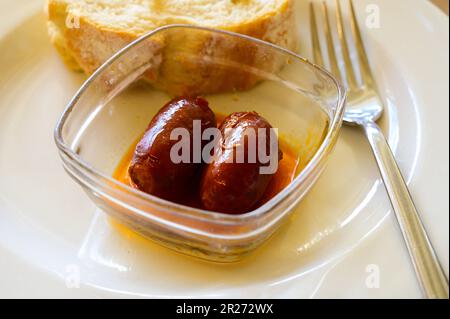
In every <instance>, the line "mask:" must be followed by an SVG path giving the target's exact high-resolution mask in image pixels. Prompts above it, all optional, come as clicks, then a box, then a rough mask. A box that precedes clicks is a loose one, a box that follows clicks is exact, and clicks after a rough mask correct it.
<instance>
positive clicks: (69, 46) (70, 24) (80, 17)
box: [48, 0, 298, 94]
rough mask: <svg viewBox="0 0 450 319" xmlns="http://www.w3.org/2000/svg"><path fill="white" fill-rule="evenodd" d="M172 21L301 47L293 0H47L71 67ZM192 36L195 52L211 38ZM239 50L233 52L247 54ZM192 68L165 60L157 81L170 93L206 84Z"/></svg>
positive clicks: (84, 65)
mask: <svg viewBox="0 0 450 319" xmlns="http://www.w3.org/2000/svg"><path fill="white" fill-rule="evenodd" d="M168 24H192V25H200V26H207V27H213V28H218V29H223V30H228V31H233V32H237V33H242V34H246V35H249V36H253V37H256V38H259V39H262V40H265V41H269V42H272V43H274V44H277V45H280V46H283V47H285V48H288V49H291V50H294V51H295V50H296V49H297V38H298V37H297V34H296V32H295V28H296V25H295V14H294V0H214V1H213V0H48V30H49V34H50V38H51V41H52V42H53V44H54V45H55V47H56V48H57V50H58V52H59V53H60V54H61V56H62V57H63V59H64V61H65V63H66V64H67V65H68V66H69V67H70V68H72V69H74V70H82V71H84V72H86V73H87V74H90V73H92V72H94V71H95V70H96V69H97V68H98V67H99V66H100V65H101V64H102V63H103V62H104V61H106V60H107V59H108V58H109V57H110V56H112V55H113V54H114V53H115V52H117V51H118V50H119V49H121V48H122V47H124V46H125V45H126V44H128V43H130V42H131V41H133V40H134V39H136V38H138V37H139V36H141V35H142V34H144V33H147V32H149V31H151V30H154V29H155V28H157V27H160V26H164V25H168ZM186 36H189V35H186ZM190 40H191V41H193V43H195V45H192V53H195V50H201V49H202V43H204V42H205V41H207V39H201V38H198V37H197V38H195V39H193V38H192V37H191V39H190ZM176 41H180V37H178V38H177V39H176ZM167 47H168V50H166V53H165V55H166V58H167V54H168V53H167V52H176V50H177V44H176V43H175V42H168V44H167ZM241 51H242V52H241V53H239V52H238V53H236V52H231V51H230V52H229V54H245V50H241ZM234 58H236V59H237V60H238V59H239V57H234ZM166 60H167V59H166ZM191 71H192V70H188V69H186V70H181V71H180V70H179V65H177V66H176V65H175V64H174V65H173V68H172V67H171V66H170V65H168V64H167V63H166V64H165V65H164V66H163V67H162V69H161V72H160V73H161V74H163V75H162V76H160V77H159V79H158V81H157V82H158V83H157V84H156V86H157V87H160V88H161V89H164V90H166V91H169V92H171V93H172V94H183V93H185V92H184V91H190V92H189V93H192V90H194V89H195V88H198V86H199V85H200V86H202V85H203V86H205V85H206V84H205V83H204V80H205V79H204V78H202V77H201V76H200V77H199V76H198V75H197V78H196V79H193V78H192V76H193V75H190V72H191ZM203 71H204V72H202V73H204V74H209V75H210V73H211V72H208V70H203ZM173 73H177V75H178V77H177V80H175V81H174V77H173V76H172V75H171V76H170V78H168V76H169V75H170V74H173ZM164 74H165V75H164ZM209 77H210V76H209ZM209 80H214V79H211V77H210V79H209ZM241 81H242V79H241ZM222 82H223V81H222ZM219 83H221V81H219ZM244 84H245V83H244ZM247 84H249V83H247ZM211 85H212V84H208V85H207V86H211ZM228 86H230V85H226V87H222V85H217V81H216V85H215V87H214V88H212V87H211V88H208V87H203V88H198V91H201V92H205V91H221V90H225V89H229V87H228ZM239 86H246V85H239Z"/></svg>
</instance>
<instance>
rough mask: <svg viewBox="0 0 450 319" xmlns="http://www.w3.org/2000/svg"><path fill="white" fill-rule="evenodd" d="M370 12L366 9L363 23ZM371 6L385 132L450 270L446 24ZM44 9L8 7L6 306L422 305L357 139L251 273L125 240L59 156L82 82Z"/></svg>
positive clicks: (246, 265) (0, 23)
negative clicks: (242, 301)
mask: <svg viewBox="0 0 450 319" xmlns="http://www.w3.org/2000/svg"><path fill="white" fill-rule="evenodd" d="M368 3H369V1H362V0H361V1H357V11H358V12H359V13H360V18H361V20H363V19H365V5H366V4H368ZM370 3H374V4H376V5H378V6H379V9H380V14H381V20H380V21H381V25H380V28H378V29H365V30H364V35H365V39H366V42H367V46H368V48H369V50H370V57H371V61H372V63H373V66H374V70H375V73H376V77H377V79H378V80H379V82H380V86H381V91H382V94H383V97H384V100H385V102H386V105H387V107H388V112H389V116H386V117H385V119H384V123H383V126H384V127H385V129H386V132H387V133H388V136H389V141H390V143H391V145H392V146H393V148H394V150H395V154H396V157H397V159H398V161H399V163H400V166H401V168H402V170H403V172H404V173H405V176H406V177H407V179H408V181H409V185H410V188H411V192H412V194H413V196H414V198H415V200H416V203H417V206H418V208H419V211H420V212H421V213H422V217H423V220H424V223H425V225H426V227H427V229H428V230H429V233H430V236H431V239H432V241H433V243H434V245H435V247H436V249H437V252H438V255H439V257H440V259H441V261H442V262H443V264H444V266H445V268H446V269H448V262H449V253H448V252H449V217H448V212H449V204H448V188H449V187H448V185H449V183H448V174H449V169H448V163H449V155H448V144H449V143H448V142H449V141H448V128H449V126H448V115H449V114H448V113H449V112H448V103H449V97H448V84H449V83H448V82H449V74H448V68H449V65H448V54H449V50H448V49H449V48H448V35H449V34H448V27H449V23H448V18H447V17H446V16H444V15H443V14H442V13H441V12H439V11H438V10H437V9H436V8H435V7H433V6H432V5H430V4H429V3H427V1H423V0H397V1H389V0H371V1H370ZM305 5H306V1H305V4H304V5H303V4H302V5H301V6H300V7H301V8H300V10H301V11H302V13H301V16H302V17H303V18H304V19H306V20H305V21H308V20H307V17H306V13H307V10H306V8H305ZM41 9H42V6H41V4H40V3H36V1H33V0H22V1H17V0H16V1H13V0H6V1H5V0H3V1H2V3H1V4H0V12H1V14H0V70H1V72H0V297H98V296H101V297H139V296H142V297H275V298H277V297H291V298H299V297H339V298H346V297H363V298H372V297H375V298H377V297H413V298H414V297H420V291H419V289H418V285H417V283H416V281H415V278H414V273H413V271H412V267H411V266H410V263H409V259H408V254H407V252H406V249H405V247H404V244H403V242H402V238H401V235H400V233H399V230H398V228H397V226H396V222H395V219H394V216H393V215H392V214H391V213H390V206H389V202H388V199H387V197H386V194H385V191H384V189H383V186H382V184H381V181H380V178H379V175H378V171H377V168H376V166H375V163H374V160H373V159H372V156H371V153H370V150H369V148H368V146H367V143H366V141H365V140H364V138H363V135H362V133H361V132H360V131H358V130H357V129H349V128H345V129H344V130H343V133H342V137H341V139H340V142H339V145H338V147H337V149H336V152H335V153H334V155H333V157H332V159H331V161H330V164H329V167H328V169H327V170H326V172H325V173H324V175H323V177H322V178H321V179H320V181H319V183H318V184H317V186H316V187H315V188H314V189H313V190H312V192H311V193H310V194H309V195H308V196H307V198H306V199H305V200H304V201H303V202H302V204H301V205H300V207H299V208H298V214H296V217H295V218H293V219H292V221H291V222H289V223H288V224H286V226H284V227H283V228H282V229H281V231H279V232H278V234H277V235H276V236H275V237H274V238H273V239H272V240H270V241H269V242H268V243H267V244H266V245H265V246H264V247H263V248H262V249H260V250H259V251H258V252H257V253H256V254H254V255H253V256H251V257H250V258H248V260H246V261H244V262H242V263H239V264H236V265H216V264H209V263H206V262H200V261H197V260H194V259H191V258H189V257H185V256H182V255H179V254H177V253H174V252H172V251H169V250H167V249H165V248H162V247H159V246H157V245H155V244H153V243H149V242H148V241H146V240H143V239H141V238H139V237H137V236H135V235H133V234H130V233H126V232H123V231H119V230H118V229H117V227H115V226H114V225H112V224H111V223H110V222H109V221H108V220H107V219H106V218H105V217H104V215H103V214H101V213H99V212H98V211H97V210H96V208H95V207H94V206H93V204H92V203H91V202H90V201H89V200H88V198H87V197H86V196H85V195H84V194H83V192H82V190H81V189H80V188H79V187H78V186H77V185H76V184H75V183H74V182H73V181H72V180H71V179H70V178H69V177H68V176H67V175H66V173H65V172H64V171H63V169H62V167H61V164H60V161H59V158H58V156H57V152H56V148H55V146H54V144H53V138H52V133H53V132H52V131H53V127H54V125H55V123H56V120H57V118H58V116H59V115H60V113H61V112H62V110H63V109H64V107H65V105H66V103H67V102H68V100H69V98H70V97H71V96H72V95H73V94H74V92H75V91H76V89H77V88H78V87H79V85H80V84H81V83H82V81H83V79H84V77H83V76H82V75H80V74H74V73H72V72H70V71H68V70H67V69H66V68H65V67H64V66H63V65H62V63H61V61H60V59H59V58H58V56H57V54H56V52H55V50H54V49H53V48H52V46H51V45H50V44H49V41H48V38H47V35H46V30H45V18H44V15H43V14H42V13H40V11H41ZM306 25H307V23H301V26H302V38H303V39H305V41H304V42H305V46H304V49H303V51H304V52H306V53H307V52H309V50H308V46H307V44H306V42H308V41H307V39H309V37H308V28H307V27H306ZM376 275H379V278H378V279H379V280H376V279H377V278H376ZM377 284H379V285H377Z"/></svg>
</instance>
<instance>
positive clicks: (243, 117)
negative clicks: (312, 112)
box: [200, 112, 282, 214]
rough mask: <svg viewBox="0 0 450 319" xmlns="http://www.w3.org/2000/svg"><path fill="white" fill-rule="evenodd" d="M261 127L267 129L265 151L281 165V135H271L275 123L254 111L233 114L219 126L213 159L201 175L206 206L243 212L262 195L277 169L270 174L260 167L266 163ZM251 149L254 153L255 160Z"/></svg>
mask: <svg viewBox="0 0 450 319" xmlns="http://www.w3.org/2000/svg"><path fill="white" fill-rule="evenodd" d="M258 129H260V130H258ZM261 129H262V130H263V132H265V137H264V139H263V140H262V141H263V143H264V144H262V145H265V153H266V154H267V153H269V156H270V157H271V160H273V162H276V169H277V168H278V162H279V160H281V158H282V153H281V151H279V149H278V138H277V137H276V135H275V136H274V135H271V134H270V133H271V132H270V131H272V130H271V129H272V126H271V125H270V124H269V123H268V122H267V120H265V119H264V118H262V117H261V116H259V115H258V114H257V113H255V112H239V113H233V114H231V115H230V116H228V117H227V118H226V119H225V120H224V122H223V123H222V125H221V127H220V131H221V140H220V142H219V144H218V147H216V148H215V150H214V155H213V157H212V162H211V163H210V164H209V165H208V166H207V167H206V168H205V170H204V173H203V176H202V180H201V185H200V198H201V201H202V203H203V205H204V207H205V208H206V209H208V210H211V211H217V212H222V213H227V214H242V213H246V212H249V211H250V210H251V209H252V208H254V207H255V205H256V204H257V202H258V201H259V200H260V199H261V198H262V196H263V195H264V192H265V190H266V188H267V186H268V184H269V182H270V181H271V179H272V177H273V175H274V174H275V173H276V169H275V171H273V172H272V173H270V174H267V173H266V174H263V173H261V170H260V169H261V167H263V166H265V165H266V164H267V163H262V159H261V158H260V157H259V156H258V152H259V148H261V145H260V144H258V143H259V136H261V135H262V134H261ZM251 132H253V133H254V138H255V140H254V141H256V144H253V145H255V146H256V147H254V148H253V149H252V148H250V147H249V146H250V137H251V136H252V134H250V133H251ZM272 132H273V131H272ZM274 142H276V143H275V144H274ZM254 143H255V142H254ZM242 146H244V147H242ZM271 146H272V147H273V146H275V147H276V149H274V148H271ZM269 150H272V151H273V150H276V152H272V151H270V152H269ZM250 151H252V152H254V156H253V159H252V156H251V154H250V153H249V152H250Z"/></svg>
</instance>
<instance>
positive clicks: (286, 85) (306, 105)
mask: <svg viewBox="0 0 450 319" xmlns="http://www.w3.org/2000/svg"><path fill="white" fill-rule="evenodd" d="M180 95H202V96H204V97H205V98H206V99H207V100H208V101H209V103H210V107H211V108H212V109H213V111H215V112H217V113H221V114H225V115H226V114H229V113H231V112H235V111H256V112H258V113H259V114H260V115H262V116H263V117H265V118H266V119H268V120H269V121H270V123H271V124H272V126H273V127H274V128H277V129H278V131H279V134H280V135H281V136H283V137H284V138H285V140H286V141H288V142H289V144H291V146H292V147H293V149H295V150H297V151H298V157H299V159H300V165H299V169H298V172H297V175H296V178H295V179H294V180H293V181H292V182H291V183H290V185H288V186H287V187H286V188H285V189H284V190H282V191H281V192H280V193H279V194H277V195H276V196H275V197H274V198H272V199H271V200H270V201H268V202H267V203H265V204H264V205H263V206H261V207H259V208H258V209H256V210H254V211H251V212H249V213H246V214H243V215H227V214H222V213H217V212H210V211H205V210H201V209H195V208H191V207H187V206H183V205H179V204H176V203H173V202H169V201H166V200H163V199H160V198H157V197H155V196H152V195H148V194H146V193H143V192H141V191H139V190H137V189H134V188H132V187H130V186H128V185H125V184H123V183H121V182H119V181H117V180H115V179H114V178H112V175H113V173H114V171H115V168H116V167H117V166H118V164H119V163H120V161H121V159H122V158H123V156H124V155H125V154H126V153H127V151H128V150H129V148H130V146H131V145H133V144H134V143H135V142H136V140H137V139H138V138H139V137H140V136H141V134H142V133H143V132H144V131H145V130H146V127H147V125H148V123H149V122H150V120H151V119H152V117H153V116H154V115H155V114H156V113H157V112H158V110H159V109H160V108H161V107H162V106H163V105H164V104H165V103H167V102H168V101H169V100H170V98H171V97H173V96H180ZM344 101H345V91H344V90H343V88H342V87H341V85H340V84H339V83H338V81H337V80H336V79H335V78H334V77H333V76H332V75H330V74H329V73H328V72H326V71H324V70H323V69H321V68H320V67H318V66H316V65H313V64H311V63H309V62H308V61H306V60H305V59H303V58H301V57H300V56H298V55H296V54H294V53H292V52H290V51H288V50H285V49H282V48H280V47H277V46H275V45H272V44H269V43H267V42H263V41H260V40H256V39H254V38H250V37H246V36H243V35H238V34H234V33H230V32H226V31H218V30H212V29H208V28H201V27H194V26H187V25H172V26H167V27H163V28H159V29H157V30H155V31H153V32H151V33H148V34H146V35H144V36H142V37H141V38H139V39H137V40H136V41H134V42H133V43H131V44H130V45H128V46H127V47H125V48H124V49H122V50H121V51H119V52H118V53H117V54H115V55H114V56H113V57H112V58H111V59H109V60H108V61H107V62H106V63H104V64H103V65H102V66H101V67H100V68H99V69H98V70H97V71H96V72H95V73H94V74H93V75H92V76H91V77H90V78H89V79H88V80H87V81H86V82H85V83H84V84H83V86H82V87H81V88H80V90H79V91H78V93H77V94H76V95H75V96H74V98H73V99H72V100H71V102H70V103H69V105H68V107H67V108H66V110H65V111H64V113H63V115H62V117H61V119H60V120H59V122H58V124H57V127H56V129H55V141H56V144H57V146H58V149H59V152H60V156H61V159H62V162H63V165H64V168H65V170H66V171H67V172H68V174H69V175H70V176H71V177H72V178H73V179H74V180H75V181H77V182H78V183H79V184H80V185H81V186H82V187H83V189H84V190H85V191H86V193H87V194H88V195H89V197H90V198H91V199H92V200H93V201H94V202H95V204H96V205H97V206H98V207H99V208H101V209H102V210H103V211H104V212H105V213H107V214H109V215H110V216H112V217H113V218H115V219H117V220H118V221H119V222H121V223H122V224H124V225H126V226H128V227H129V228H131V229H132V230H134V231H136V232H137V233H139V234H142V235H143V236H145V237H147V238H150V239H152V240H154V241H157V242H159V243H161V244H163V245H165V246H167V247H169V248H172V249H174V250H177V251H179V252H182V253H185V254H188V255H192V256H196V257H199V258H203V259H207V260H210V261H216V262H233V261H237V260H239V259H241V258H242V257H243V256H245V255H246V254H248V253H250V252H251V251H253V250H254V249H255V248H257V247H258V246H260V245H261V244H262V243H263V242H264V241H265V240H267V239H268V238H269V237H270V236H271V235H272V234H273V233H274V232H275V230H276V229H277V228H278V227H279V226H280V224H281V223H282V222H284V221H285V220H286V219H287V217H288V216H289V215H290V214H291V213H292V212H293V211H294V208H295V207H296V205H297V204H298V203H299V201H300V200H301V199H302V198H303V197H304V196H305V195H306V193H307V192H308V190H309V189H310V188H311V186H312V185H313V184H314V183H315V181H316V180H317V178H318V177H319V175H320V173H321V172H322V170H323V168H324V165H325V163H326V161H327V160H328V158H329V155H330V152H331V151H332V149H333V147H334V145H335V143H336V140H337V138H338V133H339V130H340V127H341V124H342V118H343V112H344Z"/></svg>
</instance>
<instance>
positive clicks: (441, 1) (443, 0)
mask: <svg viewBox="0 0 450 319" xmlns="http://www.w3.org/2000/svg"><path fill="white" fill-rule="evenodd" d="M431 1H432V2H433V3H434V4H435V5H437V6H438V7H439V8H441V9H442V10H443V11H444V12H445V13H446V14H447V15H448V2H449V0H431Z"/></svg>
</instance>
